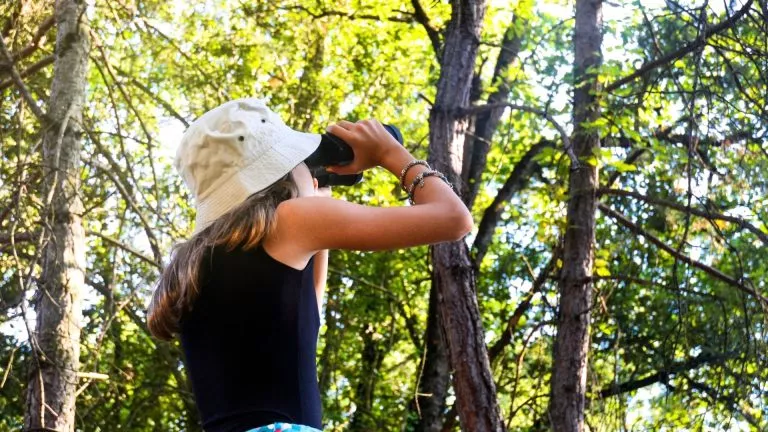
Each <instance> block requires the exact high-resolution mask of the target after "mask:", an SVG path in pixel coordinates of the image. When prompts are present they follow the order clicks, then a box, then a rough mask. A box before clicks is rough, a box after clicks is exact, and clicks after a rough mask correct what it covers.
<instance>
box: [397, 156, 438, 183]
mask: <svg viewBox="0 0 768 432" xmlns="http://www.w3.org/2000/svg"><path fill="white" fill-rule="evenodd" d="M416 165H423V166H425V167H427V169H428V170H429V169H432V168H431V167H430V166H429V164H428V163H427V161H425V160H417V159H414V160H412V161H410V162H408V165H406V166H405V167H404V168H403V170H402V171H400V187H401V188H403V190H404V191H408V188H406V186H405V175H406V174H408V170H410V169H411V168H413V167H415V166H416Z"/></svg>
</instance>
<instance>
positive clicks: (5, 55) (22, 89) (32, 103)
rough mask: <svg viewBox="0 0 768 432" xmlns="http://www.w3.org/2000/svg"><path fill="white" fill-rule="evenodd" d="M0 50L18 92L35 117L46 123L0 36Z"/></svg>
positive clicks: (41, 111)
mask: <svg viewBox="0 0 768 432" xmlns="http://www.w3.org/2000/svg"><path fill="white" fill-rule="evenodd" d="M0 51H2V54H3V58H4V59H5V61H6V62H7V65H8V71H9V72H10V74H11V79H12V80H13V82H14V84H16V87H17V88H18V89H19V92H21V97H23V98H24V100H25V101H26V102H27V105H29V109H31V110H32V112H33V113H34V114H35V117H37V118H38V120H40V122H41V123H47V119H46V116H45V114H44V113H43V110H42V109H40V107H39V106H38V105H37V102H35V99H33V98H32V95H31V94H30V93H29V89H27V86H26V85H25V84H24V81H22V80H21V76H20V75H19V72H18V71H17V70H16V66H14V64H13V59H12V58H11V54H10V53H9V52H8V47H7V46H6V45H5V40H4V39H3V38H2V37H0Z"/></svg>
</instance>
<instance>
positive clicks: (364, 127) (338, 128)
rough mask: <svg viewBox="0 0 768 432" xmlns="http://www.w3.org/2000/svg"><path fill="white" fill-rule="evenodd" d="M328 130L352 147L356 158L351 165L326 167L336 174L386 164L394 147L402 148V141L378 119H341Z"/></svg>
mask: <svg viewBox="0 0 768 432" xmlns="http://www.w3.org/2000/svg"><path fill="white" fill-rule="evenodd" d="M328 132H329V133H331V134H333V135H336V136H337V137H339V138H341V139H342V140H344V142H346V143H347V144H349V145H350V146H351V147H352V150H353V151H354V152H355V159H354V160H353V161H352V163H350V164H349V165H345V166H332V167H327V168H326V169H327V170H328V171H330V172H333V173H336V174H355V173H359V172H361V171H364V170H367V169H369V168H373V167H376V166H384V165H385V163H386V162H385V161H386V157H387V156H388V155H389V154H390V153H391V152H392V150H393V149H398V148H400V149H402V148H403V147H402V146H401V145H400V143H398V142H397V140H395V138H394V137H393V136H392V135H390V134H389V132H387V130H386V129H384V126H382V124H381V123H379V122H378V121H377V120H361V121H359V122H357V123H352V122H349V121H346V120H341V121H339V122H338V123H336V124H333V125H330V126H328Z"/></svg>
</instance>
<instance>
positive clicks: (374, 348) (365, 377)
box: [348, 309, 387, 432]
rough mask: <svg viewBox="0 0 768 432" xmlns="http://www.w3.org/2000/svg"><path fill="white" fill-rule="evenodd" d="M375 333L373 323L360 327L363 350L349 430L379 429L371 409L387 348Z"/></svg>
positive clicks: (359, 431) (363, 431)
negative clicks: (353, 411)
mask: <svg viewBox="0 0 768 432" xmlns="http://www.w3.org/2000/svg"><path fill="white" fill-rule="evenodd" d="M369 312H370V309H369ZM375 333H376V329H375V328H374V325H373V324H369V325H368V326H365V327H364V328H363V329H361V337H362V339H363V352H362V355H361V359H360V360H361V362H360V366H361V367H360V375H359V376H358V380H357V386H356V387H355V413H354V415H353V416H352V422H351V423H350V425H349V429H348V431H349V432H366V431H373V430H379V427H377V424H376V418H375V417H374V416H373V414H372V410H373V400H374V392H375V390H376V383H377V382H378V378H379V369H381V363H382V361H384V356H385V355H386V353H387V348H386V346H385V344H384V342H385V341H381V340H377V338H376V334H375Z"/></svg>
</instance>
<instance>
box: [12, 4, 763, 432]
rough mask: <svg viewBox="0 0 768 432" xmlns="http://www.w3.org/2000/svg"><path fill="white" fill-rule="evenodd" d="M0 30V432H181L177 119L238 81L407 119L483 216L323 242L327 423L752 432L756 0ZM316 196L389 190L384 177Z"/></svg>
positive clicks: (758, 334)
mask: <svg viewBox="0 0 768 432" xmlns="http://www.w3.org/2000/svg"><path fill="white" fill-rule="evenodd" d="M0 17H2V18H1V20H0V32H1V34H2V39H1V40H2V44H1V45H0V48H2V50H0V151H1V152H2V157H1V158H0V431H16V430H20V429H27V430H61V431H64V430H73V429H76V430H82V431H99V430H100V431H116V430H126V431H181V430H184V431H196V430H201V429H200V426H199V418H198V414H197V412H196V408H195V406H194V401H193V399H192V395H191V393H190V389H189V387H188V382H187V380H186V377H185V375H184V368H183V362H182V361H181V359H180V350H179V346H178V344H177V343H171V344H168V343H163V342H159V341H157V340H155V339H153V338H151V337H150V335H149V334H148V332H147V329H146V324H145V320H146V312H145V311H146V305H147V302H148V298H149V296H150V293H151V291H152V288H153V284H154V282H155V281H156V279H157V276H158V270H159V268H160V267H161V266H162V264H163V262H167V257H168V253H169V252H170V250H171V247H172V246H173V244H175V243H176V242H178V241H180V240H182V239H185V238H187V237H188V236H189V234H190V233H191V228H192V222H193V220H194V209H193V206H192V204H191V202H192V201H191V199H190V198H191V197H190V195H189V192H188V191H187V190H186V189H185V187H184V186H183V184H182V183H181V181H180V178H179V177H178V176H177V174H176V173H175V171H174V170H173V168H172V159H173V155H174V151H175V147H176V145H177V144H178V139H179V137H180V134H181V133H182V132H183V130H184V129H185V128H186V126H187V125H188V124H189V123H190V122H191V121H193V120H194V119H195V118H196V117H197V116H199V115H201V114H202V113H203V112H205V111H206V110H208V109H210V108H213V107H215V106H216V105H218V104H220V103H222V102H224V101H226V100H229V99H234V98H239V97H250V96H256V97H264V98H267V99H268V100H269V104H270V106H271V107H273V108H274V109H276V110H277V111H279V112H280V114H281V115H282V116H283V118H284V119H286V120H287V123H288V124H289V125H290V126H292V127H294V128H297V129H300V130H305V131H311V132H322V131H323V130H324V129H325V126H326V125H328V124H329V123H332V122H334V121H337V120H338V119H342V118H344V119H349V120H357V119H364V118H370V117H375V118H378V119H380V120H381V121H383V122H387V123H391V124H394V125H396V126H398V127H399V128H400V129H401V130H402V131H403V134H404V136H405V138H406V142H405V145H406V146H407V147H408V148H409V149H410V150H411V151H412V152H413V153H414V154H415V155H417V156H419V157H423V158H428V159H429V160H430V162H431V163H432V164H433V165H435V166H437V167H438V168H440V169H441V170H443V171H444V172H446V173H448V174H449V176H450V177H451V179H452V180H453V182H454V184H456V185H457V190H458V191H459V193H460V194H461V195H462V198H463V199H464V201H465V202H466V203H467V205H468V206H469V207H470V208H471V210H472V212H473V214H474V216H475V218H476V222H477V227H476V229H475V230H474V231H473V232H472V233H471V234H470V236H469V237H468V238H467V239H466V240H465V241H463V242H457V243H454V244H446V245H441V246H437V247H431V248H426V247H425V248H416V249H410V250H399V251H391V252H384V253H367V252H341V251H334V252H332V253H331V258H330V279H329V286H328V289H327V295H326V302H325V304H324V305H323V327H322V329H321V337H320V344H319V348H318V367H319V383H320V389H321V394H322V398H323V408H324V421H325V422H326V430H329V431H368V430H381V431H395V430H401V431H451V430H457V429H459V428H460V427H461V428H462V429H463V430H471V431H485V430H510V431H511V430H515V431H543V430H557V431H582V430H589V431H648V430H662V431H683V430H695V431H699V430H701V431H761V430H768V389H767V388H766V386H767V385H768V384H766V383H767V382H768V368H766V366H768V362H767V361H766V352H767V351H766V343H767V342H768V334H767V333H766V332H767V331H768V330H767V329H766V314H765V312H766V309H767V306H768V301H766V296H767V295H768V287H767V286H766V273H767V272H768V251H767V249H766V246H768V198H767V197H768V180H767V179H768V111H766V106H768V103H767V101H766V98H768V24H766V23H768V3H766V1H765V0H746V1H744V0H741V1H739V0H733V1H722V2H721V1H709V0H703V1H689V0H680V1H679V2H678V1H673V0H667V1H659V0H652V1H640V0H634V1H625V0H615V1H610V2H608V1H606V2H601V1H599V0H576V1H575V2H573V1H564V0H548V1H545V2H533V1H531V0H518V1H496V0H494V1H490V2H487V3H486V2H484V1H469V0H462V1H459V0H454V1H452V2H447V1H440V0H437V1H426V0H422V1H421V2H420V1H419V0H413V1H387V2H375V1H364V0H353V1H340V2H339V1H326V0H315V1H277V2H258V1H252V2H248V1H225V0H209V1H200V2H183V1H154V0H110V1H102V0H95V1H89V2H82V1H76V0H58V1H57V2H56V3H55V4H54V2H52V1H40V0H19V1H13V0H6V1H4V2H2V3H1V4H0ZM334 194H335V195H336V196H337V197H338V198H342V199H346V200H350V201H355V202H360V203H364V204H370V205H404V194H403V193H402V192H401V191H399V190H398V187H397V185H396V179H394V178H393V177H392V176H391V175H389V174H387V173H384V172H382V171H376V170H374V171H372V172H369V173H366V176H365V181H364V182H363V183H362V184H360V185H358V186H355V187H348V188H341V187H340V188H336V189H335V190H334ZM553 377H554V378H553ZM35 428H37V429H35ZM44 428H47V429H44Z"/></svg>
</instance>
